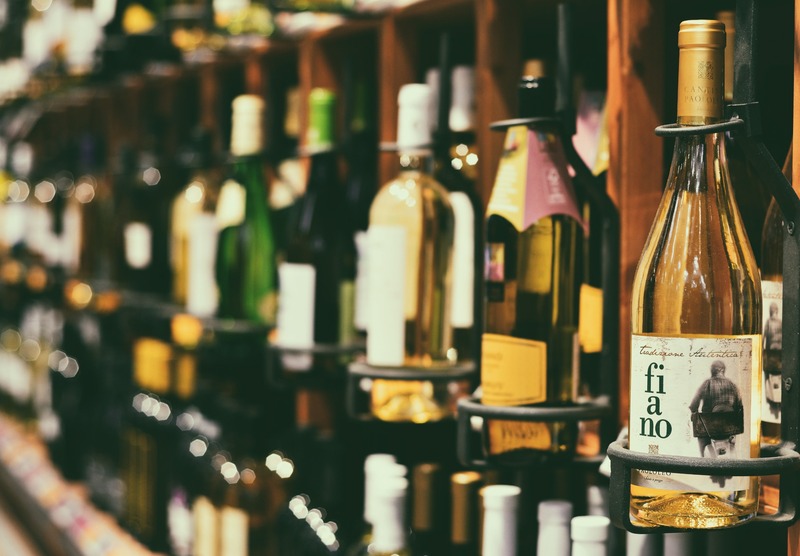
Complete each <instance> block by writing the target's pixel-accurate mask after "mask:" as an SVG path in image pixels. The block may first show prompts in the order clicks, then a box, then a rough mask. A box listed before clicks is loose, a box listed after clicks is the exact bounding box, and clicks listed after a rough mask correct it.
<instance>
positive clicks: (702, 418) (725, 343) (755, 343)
mask: <svg viewBox="0 0 800 556" xmlns="http://www.w3.org/2000/svg"><path fill="white" fill-rule="evenodd" d="M760 341H761V336H760V335H752V336H714V337H712V336H697V337H661V336H644V335H637V334H634V335H633V337H632V340H631V400H630V406H631V413H630V449H631V450H633V451H635V452H642V453H648V454H663V455H670V456H690V457H704V458H713V459H719V458H727V459H750V458H752V457H757V455H758V454H757V446H756V447H755V448H751V445H753V444H754V443H751V432H756V431H752V429H751V427H753V426H756V425H757V423H758V420H759V419H758V415H757V414H756V415H753V414H752V405H753V397H752V395H753V394H754V393H757V392H753V388H754V380H753V379H754V376H753V373H758V372H759V368H760V358H761V350H760V348H759V343H760ZM757 385H758V383H757V382H756V383H755V387H757ZM756 403H757V400H756ZM756 434H757V432H756ZM754 450H756V451H755V453H754ZM631 482H632V484H634V485H637V486H640V487H647V488H652V489H658V490H679V491H686V490H691V491H695V490H699V491H715V492H733V491H737V490H743V489H745V488H747V486H748V484H749V478H748V477H724V476H707V475H705V476H704V475H685V474H680V473H666V472H655V471H637V470H634V471H633V472H632V473H631Z"/></svg>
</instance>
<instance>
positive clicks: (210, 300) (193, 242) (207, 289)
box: [186, 212, 219, 317]
mask: <svg viewBox="0 0 800 556" xmlns="http://www.w3.org/2000/svg"><path fill="white" fill-rule="evenodd" d="M217 238H218V232H217V220H216V218H215V216H214V215H213V214H211V213H205V212H202V213H199V214H196V215H194V216H193V217H192V218H191V219H190V220H189V234H188V244H189V245H188V250H189V254H188V261H187V266H188V273H187V279H188V283H187V292H186V294H187V295H186V309H187V310H188V311H189V312H190V313H191V314H193V315H197V316H200V317H211V316H213V315H214V314H215V313H216V312H217V305H218V303H219V293H218V291H217V280H216V274H215V264H216V257H217Z"/></svg>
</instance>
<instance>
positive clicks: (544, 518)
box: [538, 500, 572, 523]
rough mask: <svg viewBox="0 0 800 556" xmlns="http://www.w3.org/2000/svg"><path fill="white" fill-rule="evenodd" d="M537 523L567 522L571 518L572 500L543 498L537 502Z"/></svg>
mask: <svg viewBox="0 0 800 556" xmlns="http://www.w3.org/2000/svg"><path fill="white" fill-rule="evenodd" d="M538 517H539V523H569V522H570V520H571V519H572V502H568V501H567V500H543V501H541V502H539V515H538Z"/></svg>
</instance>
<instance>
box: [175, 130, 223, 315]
mask: <svg viewBox="0 0 800 556" xmlns="http://www.w3.org/2000/svg"><path fill="white" fill-rule="evenodd" d="M212 142H213V138H212V136H211V133H210V132H208V131H206V130H197V131H195V132H194V134H193V137H192V144H191V145H190V146H189V147H188V149H187V150H186V151H184V152H183V153H181V159H182V163H183V166H185V167H186V168H187V169H189V170H190V171H191V174H192V177H191V178H190V179H189V182H188V183H187V184H186V186H185V187H184V188H183V189H182V190H181V191H180V192H179V193H178V195H177V196H176V197H175V198H174V199H173V201H172V207H171V215H170V266H171V267H172V300H173V301H174V302H175V303H177V304H179V305H186V306H190V305H191V307H189V312H191V313H193V314H198V315H200V316H212V315H213V314H214V313H215V312H216V297H217V292H216V284H215V282H214V281H213V280H214V276H213V261H214V258H215V255H216V241H217V230H216V220H215V218H214V213H215V211H216V200H217V190H218V187H219V182H220V179H219V176H218V175H217V172H216V169H215V168H214V164H213V153H212ZM192 243H195V245H197V247H201V248H200V249H198V248H197V247H195V250H194V252H191V251H192V248H191V245H192ZM204 253H205V254H206V259H208V258H209V257H210V262H211V263H212V266H211V270H212V274H211V276H210V277H209V276H208V271H209V264H208V263H209V261H208V260H207V261H205V264H202V261H200V260H198V259H197V256H200V257H203V254H204ZM192 255H195V256H194V257H192ZM209 279H210V280H209ZM203 280H205V281H206V282H209V281H210V282H211V283H210V284H207V285H206V287H205V288H203V287H198V286H199V283H198V281H203ZM190 282H195V284H194V288H193V289H195V290H201V291H195V292H193V293H194V295H193V296H191V300H190V296H189V290H190ZM203 305H205V306H203Z"/></svg>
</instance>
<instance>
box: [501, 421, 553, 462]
mask: <svg viewBox="0 0 800 556" xmlns="http://www.w3.org/2000/svg"><path fill="white" fill-rule="evenodd" d="M486 426H487V432H488V435H489V453H490V454H501V453H505V452H511V451H513V450H524V449H528V450H541V451H548V450H550V449H551V447H552V444H553V438H552V435H551V434H550V428H549V427H548V426H547V423H526V422H522V421H489V423H488V424H487V425H486Z"/></svg>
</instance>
